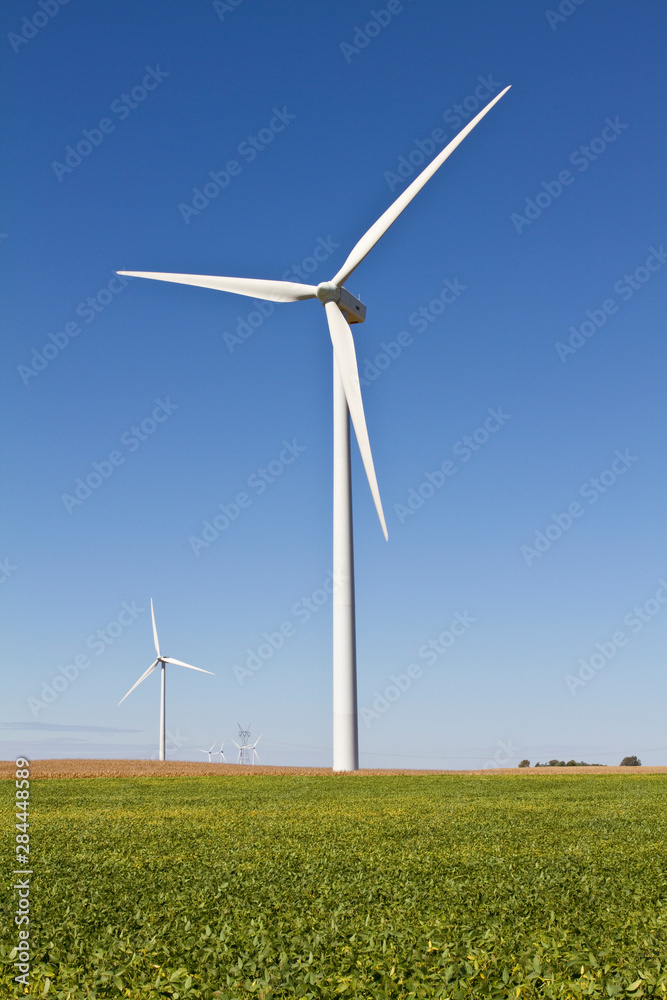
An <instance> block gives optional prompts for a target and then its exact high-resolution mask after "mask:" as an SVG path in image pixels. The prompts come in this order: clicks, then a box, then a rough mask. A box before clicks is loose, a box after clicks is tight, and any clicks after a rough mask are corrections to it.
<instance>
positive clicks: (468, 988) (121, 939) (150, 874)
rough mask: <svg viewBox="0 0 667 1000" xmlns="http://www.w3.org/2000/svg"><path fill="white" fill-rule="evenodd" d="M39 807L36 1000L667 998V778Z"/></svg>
mask: <svg viewBox="0 0 667 1000" xmlns="http://www.w3.org/2000/svg"><path fill="white" fill-rule="evenodd" d="M2 785H3V786H4V787H3V795H4V796H5V799H4V801H5V810H4V815H5V817H7V819H6V822H5V824H4V828H3V831H2V838H3V846H4V847H5V848H6V850H7V853H5V855H4V856H5V857H6V858H8V859H9V865H10V866H11V859H12V850H13V837H14V830H13V828H12V827H11V819H10V817H11V806H10V803H9V800H10V798H11V797H13V794H14V791H13V789H14V782H13V781H12V782H7V781H5V782H2ZM30 803H31V804H30V809H31V813H30V834H31V864H32V866H33V870H34V875H33V876H32V887H31V900H30V905H31V910H30V920H31V923H30V929H31V944H32V948H33V954H32V959H31V963H32V971H31V982H32V985H31V986H30V988H29V992H28V995H29V996H30V997H38V996H43V995H44V994H46V996H47V997H49V998H55V997H59V998H65V997H67V998H69V997H71V998H75V997H76V998H92V997H100V998H102V997H131V998H137V1000H139V998H142V1000H154V998H158V997H173V998H181V997H189V998H209V997H210V998H213V997H216V998H221V1000H224V998H227V1000H232V998H234V1000H241V998H247V997H263V998H264V997H265V998H278V997H280V998H283V997H285V998H287V997H313V998H315V997H316V998H336V997H343V998H346V997H359V998H371V997H373V998H390V997H391V998H409V997H456V998H458V997H460V998H468V997H486V996H489V997H530V998H532V997H535V998H537V997H545V998H546V997H562V998H566V997H582V996H592V997H607V996H611V997H637V998H638V997H663V998H664V997H667V776H663V775H632V776H624V775H608V776H604V775H572V776H557V775H551V774H549V775H544V776H538V775H531V776H530V777H528V778H525V777H508V776H501V775H489V776H488V777H480V776H476V777H473V776H464V775H462V776H449V775H443V776H433V777H408V776H397V777H366V776H364V777H359V776H336V777H333V776H331V777H310V776H309V777H305V776H304V777H301V776H299V777H294V776H280V777H272V776H271V777H268V776H257V777H241V776H238V777H228V778H217V777H216V778H213V777H204V778H167V779H165V778H155V779H151V778H145V779H139V778H135V779H128V778H124V779H107V778H99V779H94V780H52V781H34V782H32V785H31V795H30ZM8 868H9V866H7V865H6V869H5V870H6V871H7V870H8ZM9 870H11V869H10V868H9ZM12 878H13V876H11V875H7V876H6V877H5V879H4V883H3V889H2V908H3V914H4V917H5V919H4V920H3V928H4V929H3V933H2V944H1V947H2V952H1V955H0V958H1V959H2V963H3V964H2V978H1V980H0V995H1V996H2V997H14V996H22V995H24V994H23V987H19V986H18V985H17V984H16V983H14V982H13V978H12V977H13V976H14V975H15V974H16V972H15V970H14V967H13V964H12V963H13V961H15V955H14V954H13V953H12V948H13V947H14V944H15V943H16V929H15V927H14V924H13V913H14V910H15V908H16V898H15V892H14V890H13V889H12V882H11V879H12Z"/></svg>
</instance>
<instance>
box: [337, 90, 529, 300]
mask: <svg viewBox="0 0 667 1000" xmlns="http://www.w3.org/2000/svg"><path fill="white" fill-rule="evenodd" d="M509 89H510V88H509V87H505V89H504V90H503V91H501V92H500V93H499V94H497V95H496V96H495V97H494V98H493V100H492V101H489V103H488V104H487V105H486V107H485V108H482V110H481V111H480V112H479V114H478V115H475V117H474V118H473V119H472V121H470V122H468V124H467V125H466V127H465V128H464V129H462V130H461V131H460V132H459V134H458V135H457V136H455V138H454V139H452V141H451V142H450V143H449V145H448V146H445V148H444V149H443V150H442V151H441V152H440V153H438V155H437V156H436V157H435V159H433V160H431V162H430V163H429V165H428V166H427V167H425V168H424V170H422V172H421V173H420V174H419V176H418V177H416V178H415V180H414V181H413V182H412V184H410V185H408V187H407V188H406V189H405V191H403V193H402V194H400V195H399V196H398V198H397V199H396V201H395V202H394V203H393V205H390V206H389V208H388V209H387V210H386V212H384V213H383V214H382V215H381V216H380V218H379V219H378V220H377V222H375V223H374V224H373V225H372V226H371V228H370V229H369V230H368V232H366V233H364V235H363V236H362V237H361V239H360V240H359V242H358V243H357V244H356V246H355V247H354V248H353V250H352V251H351V253H350V254H349V256H348V258H347V260H346V261H345V263H344V264H343V266H342V267H341V269H340V271H339V272H338V274H336V275H335V277H334V278H333V279H332V281H333V283H334V285H338V287H339V288H340V287H341V285H344V284H345V282H346V281H347V279H348V278H349V277H350V275H351V274H352V272H353V271H354V269H355V268H356V267H358V266H359V264H361V262H362V260H363V259H364V257H365V256H366V254H368V253H369V252H370V251H371V250H372V249H373V247H374V246H375V244H376V243H377V242H378V240H379V239H380V238H381V237H382V236H384V234H385V233H386V232H387V230H388V229H389V227H390V226H391V225H392V223H394V222H395V221H396V219H397V218H398V217H399V215H400V214H401V212H402V211H403V209H404V208H406V207H407V205H409V204H410V202H411V201H412V199H413V198H414V196H415V195H416V194H417V193H418V192H419V191H421V189H422V188H423V187H424V185H425V184H426V182H427V181H429V180H430V179H431V177H432V176H433V174H434V173H435V172H436V170H437V169H438V168H439V167H441V166H442V164H443V163H444V162H445V160H446V159H447V157H448V156H449V155H450V154H451V153H453V152H454V150H455V149H456V147H457V146H458V145H459V143H461V142H463V140H464V139H465V137H466V136H467V135H468V133H469V132H472V130H473V129H474V127H475V125H477V123H478V122H480V121H481V120H482V118H483V117H484V115H485V114H486V113H487V112H488V111H490V110H491V108H492V107H493V105H494V104H497V102H498V101H499V100H500V98H501V97H503V96H504V95H505V94H506V93H507V91H508V90H509Z"/></svg>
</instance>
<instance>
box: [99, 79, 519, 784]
mask: <svg viewBox="0 0 667 1000" xmlns="http://www.w3.org/2000/svg"><path fill="white" fill-rule="evenodd" d="M509 89H510V88H509V87H505V89H504V90H503V91H501V93H500V94H497V95H496V97H494V98H493V100H492V101H490V102H489V103H488V104H487V105H486V107H485V108H483V109H482V110H481V111H480V112H479V114H477V115H476V116H475V117H474V118H473V119H472V120H471V121H470V122H468V124H467V125H466V126H465V128H464V129H462V130H461V132H459V134H458V135H457V136H455V138H454V139H452V141H451V142H450V143H449V145H447V146H445V148H444V149H443V150H442V151H441V152H440V153H438V155H437V156H436V157H435V158H434V159H433V160H432V161H431V163H429V165H428V166H427V167H425V168H424V170H422V172H421V173H420V174H419V175H418V177H416V178H415V180H414V181H412V183H411V184H409V185H408V187H407V188H406V189H405V190H404V191H403V192H402V194H400V195H399V197H398V198H397V199H396V201H394V203H393V204H392V205H390V206H389V208H388V209H387V210H386V211H385V212H384V213H383V214H382V215H381V216H380V218H379V219H378V220H377V222H375V223H374V224H373V225H372V226H371V228H370V229H369V230H368V231H367V232H366V233H365V234H364V236H362V237H361V239H360V240H359V242H358V243H357V244H356V245H355V246H354V247H353V249H352V251H351V253H350V254H349V255H348V258H347V260H346V261H345V263H344V264H343V266H342V267H341V269H340V270H339V271H338V272H337V274H335V275H334V277H333V278H332V280H331V281H323V282H321V283H320V284H319V285H306V284H299V283H297V282H294V281H272V280H266V281H265V280H263V279H261V278H231V277H216V276H212V275H202V274H167V273H165V272H163V271H118V272H117V273H118V274H123V275H129V276H131V277H134V278H155V279H157V280H158V281H173V282H177V283H179V284H183V285H198V286H200V287H202V288H215V289H218V290H219V291H223V292H233V293H235V294H236V295H247V296H249V297H250V298H256V299H267V300H268V301H271V302H298V301H301V300H303V299H319V300H320V302H321V303H322V305H323V306H324V308H325V310H326V317H327V322H328V324H329V334H330V337H331V342H332V344H333V353H334V365H333V369H334V373H333V374H334V392H333V397H334V398H333V423H334V470H333V473H334V477H333V497H334V502H333V521H334V524H333V573H334V580H336V590H335V591H334V594H333V769H334V771H356V770H357V769H358V768H359V733H358V720H357V662H356V639H355V605H354V555H353V541H352V484H351V474H350V423H349V421H350V418H351V419H352V424H353V426H354V432H355V435H356V438H357V442H358V444H359V451H360V452H361V459H362V462H363V464H364V469H365V470H366V476H367V478H368V483H369V486H370V488H371V494H372V496H373V501H374V503H375V508H376V510H377V513H378V517H379V519H380V525H381V527H382V532H383V534H384V537H385V538H387V525H386V522H385V517H384V513H383V511H382V502H381V500H380V491H379V488H378V484H377V479H376V476H375V467H374V465H373V456H372V455H371V446H370V442H369V439H368V430H367V428H366V418H365V416H364V407H363V403H362V400H361V388H360V385H359V370H358V368H357V358H356V353H355V349H354V339H353V336H352V331H351V329H350V324H351V323H363V321H364V320H365V318H366V307H365V305H364V304H363V303H362V302H360V301H359V299H357V298H355V297H354V296H353V295H352V294H351V293H350V292H348V290H347V289H346V288H344V287H343V286H344V284H345V282H346V281H347V279H348V278H349V277H350V275H351V274H352V272H353V271H354V270H355V269H356V268H357V267H358V266H359V264H361V262H362V260H363V259H364V258H365V257H366V255H367V254H368V253H369V252H370V251H371V250H372V249H373V247H374V246H375V244H376V243H377V242H378V240H379V239H380V238H381V237H382V236H383V235H384V234H385V233H386V232H387V230H388V229H389V227H390V226H391V225H392V224H393V223H394V222H395V221H396V219H397V218H398V217H399V215H400V214H401V212H402V211H403V209H404V208H406V207H407V206H408V205H409V204H410V202H411V201H412V199H413V198H414V197H415V195H416V194H418V192H419V191H421V189H422V188H423V187H424V185H425V184H426V182H427V181H428V180H430V178H431V177H432V176H433V174H434V173H435V172H436V170H437V169H438V168H439V167H441V166H442V164H443V163H444V162H445V160H446V159H447V157H448V156H449V155H450V154H451V153H453V152H454V150H455V149H456V147H457V146H458V145H459V143H460V142H462V141H463V139H465V137H466V136H467V135H468V134H469V133H470V132H471V131H472V130H473V129H474V127H475V126H476V125H477V123H478V122H479V121H481V119H482V118H483V117H484V115H485V114H487V112H488V111H490V110H491V108H492V107H493V105H494V104H496V103H497V102H498V101H499V100H500V98H501V97H502V96H503V95H504V94H506V93H507V91H508V90H509Z"/></svg>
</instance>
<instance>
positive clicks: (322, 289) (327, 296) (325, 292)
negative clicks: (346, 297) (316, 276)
mask: <svg viewBox="0 0 667 1000" xmlns="http://www.w3.org/2000/svg"><path fill="white" fill-rule="evenodd" d="M317 297H318V299H319V300H320V302H321V303H322V304H323V305H324V303H325V302H338V300H339V299H340V288H339V287H338V285H334V283H333V281H321V282H320V283H319V285H318V286H317Z"/></svg>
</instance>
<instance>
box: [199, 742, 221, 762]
mask: <svg viewBox="0 0 667 1000" xmlns="http://www.w3.org/2000/svg"><path fill="white" fill-rule="evenodd" d="M221 749H222V748H221ZM214 750H215V743H214V744H213V745H212V746H211V749H210V750H202V748H201V747H200V748H199V753H207V754H208V762H209V764H210V763H211V754H212V753H213V751H214ZM215 752H216V753H220V750H215Z"/></svg>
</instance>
